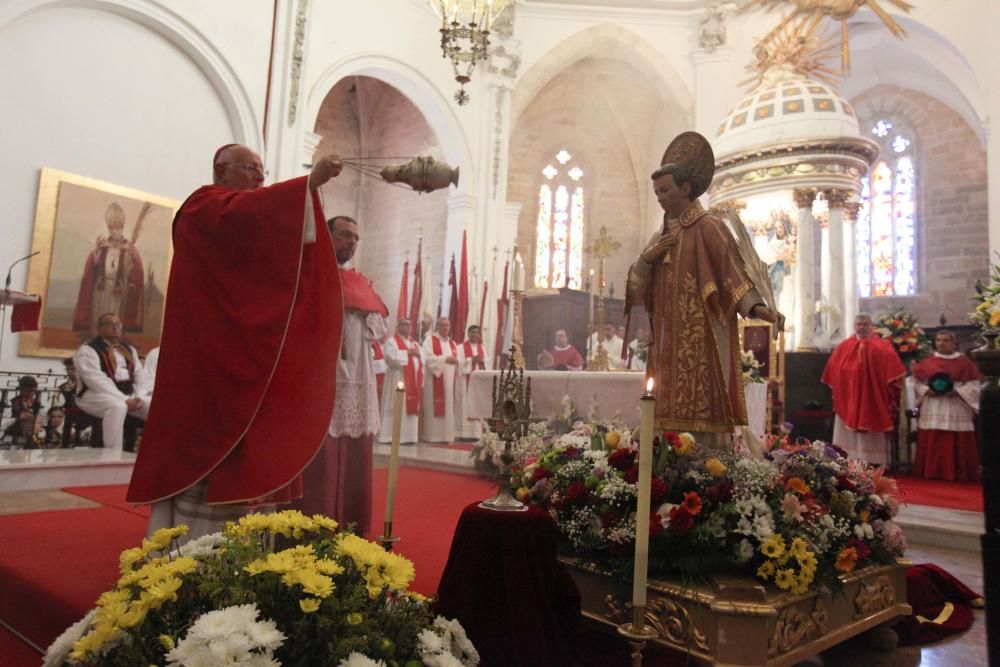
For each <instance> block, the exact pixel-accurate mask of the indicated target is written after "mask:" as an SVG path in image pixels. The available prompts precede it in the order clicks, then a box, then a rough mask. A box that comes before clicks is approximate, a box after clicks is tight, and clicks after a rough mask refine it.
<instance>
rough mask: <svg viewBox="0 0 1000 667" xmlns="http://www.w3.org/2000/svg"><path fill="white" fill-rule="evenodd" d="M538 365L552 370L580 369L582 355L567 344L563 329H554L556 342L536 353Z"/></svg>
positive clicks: (567, 338)
mask: <svg viewBox="0 0 1000 667" xmlns="http://www.w3.org/2000/svg"><path fill="white" fill-rule="evenodd" d="M538 367H539V368H540V369H542V370H552V371H582V370H583V355H581V354H580V351H579V350H577V349H576V348H575V347H574V346H572V345H570V344H569V336H567V335H566V330H565V329H559V330H558V331H556V344H555V345H554V346H552V347H550V348H549V349H547V350H545V351H544V352H541V353H539V355H538Z"/></svg>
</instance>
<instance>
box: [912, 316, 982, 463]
mask: <svg viewBox="0 0 1000 667" xmlns="http://www.w3.org/2000/svg"><path fill="white" fill-rule="evenodd" d="M913 379H914V380H915V381H916V386H915V389H916V393H917V406H918V407H919V408H920V416H919V417H918V419H917V428H918V430H917V456H916V461H915V462H914V466H913V467H914V471H913V472H914V474H915V475H918V476H920V477H927V478H930V479H946V480H949V481H953V482H955V481H958V482H975V481H978V480H979V452H978V451H977V450H976V427H975V423H974V422H973V419H974V417H975V414H976V413H977V412H978V411H979V371H978V370H977V369H976V365H975V364H973V363H972V361H970V360H969V358H968V357H966V356H965V355H964V354H961V353H959V352H956V351H955V334H953V333H952V332H951V331H947V330H944V331H938V332H937V335H936V336H934V356H932V357H928V358H927V359H924V360H923V361H921V362H920V363H918V364H916V365H914V367H913Z"/></svg>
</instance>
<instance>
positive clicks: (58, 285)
mask: <svg viewBox="0 0 1000 667" xmlns="http://www.w3.org/2000/svg"><path fill="white" fill-rule="evenodd" d="M178 208H180V202H179V201H177V200H174V199H169V198H167V197H162V196H160V195H155V194H150V193H148V192H142V191H140V190H135V189H132V188H127V187H124V186H120V185H115V184H112V183H106V182H103V181H99V180H96V179H93V178H88V177H86V176H80V175H77V174H71V173H69V172H65V171H59V170H57V169H51V168H48V167H43V168H42V169H41V171H40V176H39V183H38V204H37V206H36V209H35V228H34V235H33V237H32V241H31V251H32V252H38V254H37V255H35V256H34V257H32V258H31V263H30V265H29V267H28V284H27V291H28V292H30V293H33V294H40V295H41V297H42V311H41V316H40V318H39V329H38V331H32V332H23V333H21V334H20V340H19V345H18V354H20V355H21V356H28V357H68V356H70V355H72V354H73V352H74V351H75V350H76V349H77V348H78V347H79V346H80V345H81V344H82V343H83V342H85V341H87V340H89V339H90V338H91V337H93V335H94V333H95V331H96V323H95V322H94V320H96V316H95V315H94V314H93V313H94V312H96V311H97V310H99V309H102V308H103V309H105V310H108V311H114V312H120V314H121V315H122V319H123V323H124V325H125V326H124V332H123V333H124V337H125V338H126V339H127V340H128V341H129V342H130V343H132V344H133V345H135V347H136V348H138V349H139V350H140V351H141V352H148V351H149V350H150V349H152V348H154V347H156V346H157V345H159V340H160V333H161V329H162V325H163V306H164V304H165V303H166V290H167V279H168V277H169V275H168V274H169V271H170V260H171V256H172V246H171V228H172V223H173V219H174V215H175V214H176V212H177V209H178ZM122 237H123V238H124V239H125V240H124V241H122V240H119V239H120V238H122ZM140 279H141V281H142V282H141V285H140V284H139V280H140ZM120 286H124V288H123V289H119V287H120Z"/></svg>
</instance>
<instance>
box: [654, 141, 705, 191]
mask: <svg viewBox="0 0 1000 667" xmlns="http://www.w3.org/2000/svg"><path fill="white" fill-rule="evenodd" d="M670 163H674V164H682V165H684V166H685V167H687V168H688V170H689V171H690V172H691V199H696V198H697V197H700V196H701V195H702V194H703V193H704V192H705V190H708V186H709V185H711V184H712V176H714V175H715V153H714V152H713V151H712V144H710V143H708V139H706V138H705V137H703V136H702V135H700V134H698V133H697V132H682V133H681V134H678V135H677V136H676V137H674V140H673V141H671V142H670V145H669V146H667V150H666V151H665V152H664V153H663V158H662V159H661V160H660V164H661V165H664V164H670Z"/></svg>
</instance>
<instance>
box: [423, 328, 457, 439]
mask: <svg viewBox="0 0 1000 667" xmlns="http://www.w3.org/2000/svg"><path fill="white" fill-rule="evenodd" d="M423 350H424V363H425V364H426V369H427V372H426V373H425V375H424V407H423V411H424V432H423V437H422V438H421V440H423V441H424V442H454V441H455V378H456V376H457V375H458V346H457V345H455V341H453V340H452V339H451V322H450V321H449V320H448V318H446V317H442V318H440V319H438V324H437V331H436V332H434V333H432V334H431V335H429V336H427V338H425V339H424V345H423Z"/></svg>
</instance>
